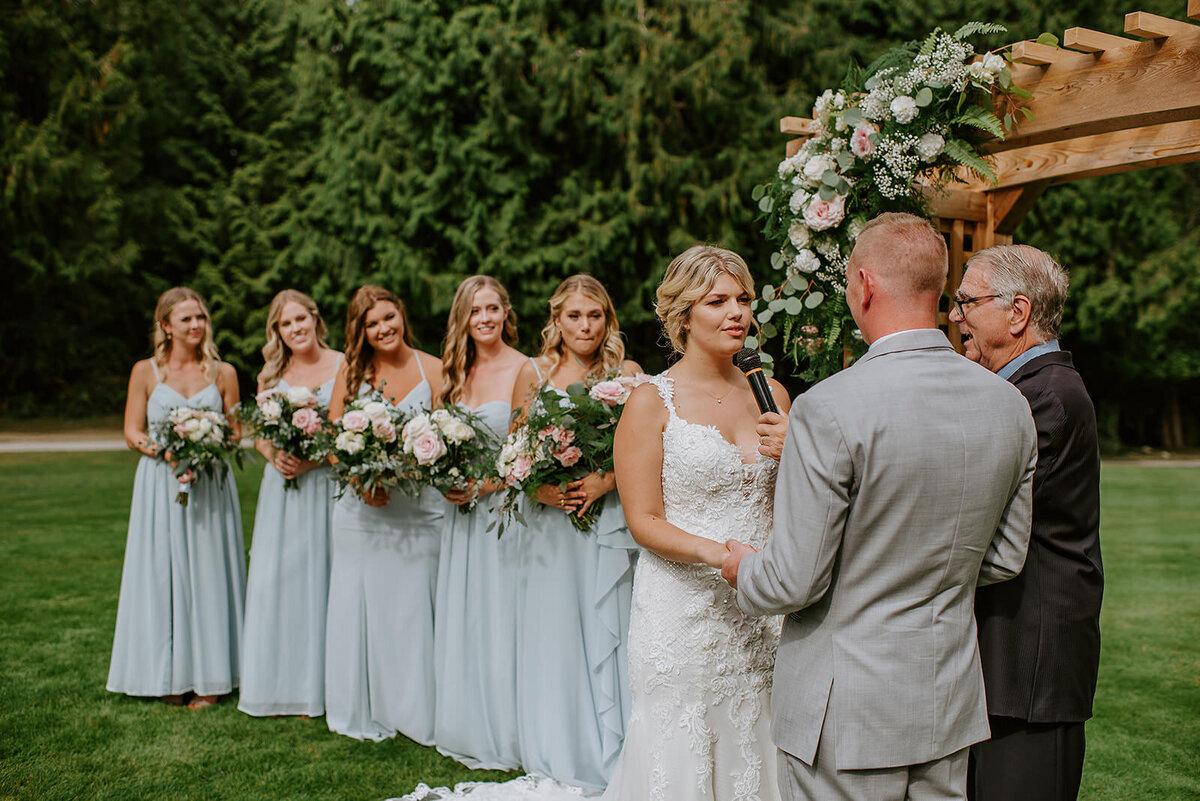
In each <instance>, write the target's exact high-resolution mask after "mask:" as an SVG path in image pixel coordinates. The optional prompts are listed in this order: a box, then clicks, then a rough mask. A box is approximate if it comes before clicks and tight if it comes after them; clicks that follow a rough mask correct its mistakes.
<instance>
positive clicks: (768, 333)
mask: <svg viewBox="0 0 1200 801" xmlns="http://www.w3.org/2000/svg"><path fill="white" fill-rule="evenodd" d="M778 333H779V330H778V329H777V328H775V323H767V324H765V325H764V326H763V327H762V335H763V336H764V337H766V338H767V339H774V338H775V336H776V335H777V334H778Z"/></svg>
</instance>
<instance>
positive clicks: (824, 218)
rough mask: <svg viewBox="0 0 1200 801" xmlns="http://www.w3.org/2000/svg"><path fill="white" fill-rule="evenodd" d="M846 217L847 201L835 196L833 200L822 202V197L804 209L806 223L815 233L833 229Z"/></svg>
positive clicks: (813, 200) (816, 198)
mask: <svg viewBox="0 0 1200 801" xmlns="http://www.w3.org/2000/svg"><path fill="white" fill-rule="evenodd" d="M845 216H846V199H845V198H844V197H842V196H841V195H834V196H833V200H822V199H821V196H820V195H817V196H816V197H814V198H813V199H812V202H811V203H809V204H808V206H806V207H805V209H804V222H805V223H807V224H808V227H809V228H811V229H813V230H814V231H824V230H825V229H826V228H833V227H834V226H835V225H837V224H838V223H840V222H841V221H842V219H843V218H844V217H845Z"/></svg>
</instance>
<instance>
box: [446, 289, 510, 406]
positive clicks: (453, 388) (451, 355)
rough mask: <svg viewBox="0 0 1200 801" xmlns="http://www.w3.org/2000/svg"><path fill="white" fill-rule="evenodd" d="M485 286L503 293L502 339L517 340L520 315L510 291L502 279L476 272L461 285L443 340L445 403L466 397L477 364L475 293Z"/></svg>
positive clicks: (455, 296) (501, 305)
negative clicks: (465, 387) (473, 330)
mask: <svg viewBox="0 0 1200 801" xmlns="http://www.w3.org/2000/svg"><path fill="white" fill-rule="evenodd" d="M481 289H490V290H492V291H493V292H495V293H496V294H497V295H499V296H500V307H501V308H503V309H504V326H503V328H502V329H501V331H500V338H501V340H502V341H503V342H504V343H505V344H508V345H511V344H513V343H514V342H516V341H517V315H516V313H515V312H514V311H513V308H512V303H510V302H509V300H508V292H507V291H506V290H505V289H504V286H503V285H502V284H501V283H500V282H499V281H497V280H496V279H495V278H492V277H491V276H490V275H473V276H471V277H470V278H468V279H466V280H464V281H463V282H462V283H461V284H459V285H458V290H457V291H456V292H455V293H454V302H453V303H451V304H450V319H449V320H447V321H446V338H445V339H444V340H443V341H442V391H441V392H440V393H439V394H438V399H439V401H440V402H441V405H443V406H448V405H450V404H451V403H458V401H460V400H461V399H462V395H463V384H465V383H466V381H467V375H468V374H469V373H470V372H471V367H472V366H473V365H474V364H475V340H474V339H472V338H471V333H470V330H469V328H470V323H471V307H472V306H474V305H475V293H476V292H478V291H479V290H481Z"/></svg>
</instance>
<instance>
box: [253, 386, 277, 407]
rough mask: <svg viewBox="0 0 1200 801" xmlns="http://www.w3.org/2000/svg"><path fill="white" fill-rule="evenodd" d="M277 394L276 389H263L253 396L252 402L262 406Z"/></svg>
mask: <svg viewBox="0 0 1200 801" xmlns="http://www.w3.org/2000/svg"><path fill="white" fill-rule="evenodd" d="M278 394H279V390H278V389H277V388H276V387H271V388H270V389H264V390H263V391H262V392H260V393H258V394H257V395H255V396H254V402H255V403H257V404H258V405H259V406H262V405H263V404H264V403H266V402H267V401H268V400H270V399H271V398H273V397H275V396H276V395H278Z"/></svg>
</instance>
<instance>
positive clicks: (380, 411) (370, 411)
mask: <svg viewBox="0 0 1200 801" xmlns="http://www.w3.org/2000/svg"><path fill="white" fill-rule="evenodd" d="M362 413H363V414H365V415H366V416H367V419H369V420H370V421H371V422H372V423H379V422H382V421H384V420H387V419H388V418H389V417H391V414H390V412H389V410H388V407H387V404H386V403H381V402H380V401H371V402H370V403H368V404H367V405H366V406H363V407H362Z"/></svg>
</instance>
